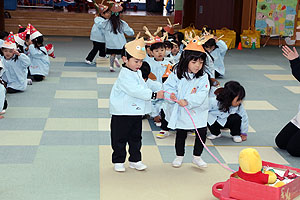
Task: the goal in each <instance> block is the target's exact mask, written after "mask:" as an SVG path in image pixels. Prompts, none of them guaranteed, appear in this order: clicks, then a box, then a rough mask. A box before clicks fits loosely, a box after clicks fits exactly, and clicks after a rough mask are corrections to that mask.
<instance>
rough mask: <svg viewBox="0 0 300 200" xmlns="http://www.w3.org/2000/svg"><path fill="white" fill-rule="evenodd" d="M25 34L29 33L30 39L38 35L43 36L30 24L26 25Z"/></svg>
mask: <svg viewBox="0 0 300 200" xmlns="http://www.w3.org/2000/svg"><path fill="white" fill-rule="evenodd" d="M26 32H27V34H30V40H33V39H35V38H37V37H39V36H43V35H42V34H41V33H40V32H39V31H38V30H37V29H36V28H34V27H33V26H32V25H31V24H28V25H27V28H26Z"/></svg>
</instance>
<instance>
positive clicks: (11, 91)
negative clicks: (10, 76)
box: [6, 87, 23, 94]
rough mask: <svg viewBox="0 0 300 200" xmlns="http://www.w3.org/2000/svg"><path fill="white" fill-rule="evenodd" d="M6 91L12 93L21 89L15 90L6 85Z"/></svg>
mask: <svg viewBox="0 0 300 200" xmlns="http://www.w3.org/2000/svg"><path fill="white" fill-rule="evenodd" d="M6 91H7V93H10V94H12V93H18V92H23V91H21V90H15V89H13V88H10V87H8V88H7V89H6Z"/></svg>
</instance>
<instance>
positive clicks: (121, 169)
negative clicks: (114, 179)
mask: <svg viewBox="0 0 300 200" xmlns="http://www.w3.org/2000/svg"><path fill="white" fill-rule="evenodd" d="M114 170H115V171H116V172H125V167H124V163H115V166H114Z"/></svg>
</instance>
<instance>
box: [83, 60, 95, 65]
mask: <svg viewBox="0 0 300 200" xmlns="http://www.w3.org/2000/svg"><path fill="white" fill-rule="evenodd" d="M85 63H86V64H89V65H95V63H94V62H91V61H89V60H85Z"/></svg>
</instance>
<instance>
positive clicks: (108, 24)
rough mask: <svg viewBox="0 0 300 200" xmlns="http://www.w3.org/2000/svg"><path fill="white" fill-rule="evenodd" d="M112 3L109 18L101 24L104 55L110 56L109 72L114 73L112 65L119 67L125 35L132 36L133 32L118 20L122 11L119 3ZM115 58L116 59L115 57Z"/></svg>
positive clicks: (123, 22)
mask: <svg viewBox="0 0 300 200" xmlns="http://www.w3.org/2000/svg"><path fill="white" fill-rule="evenodd" d="M108 3H113V6H112V7H111V17H110V18H109V20H105V21H104V22H102V23H101V27H102V28H103V30H104V36H105V43H106V54H110V55H111V56H110V71H111V72H114V71H115V69H114V63H115V64H116V65H117V67H120V64H119V61H118V59H119V58H121V52H122V48H123V46H124V45H125V44H126V38H125V35H124V34H126V35H128V36H133V35H134V31H133V29H132V28H130V27H129V26H128V24H127V23H126V22H125V21H123V20H121V19H120V12H121V11H122V10H123V7H122V6H121V4H122V2H121V3H116V2H110V1H109V2H108ZM116 56H117V57H116Z"/></svg>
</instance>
